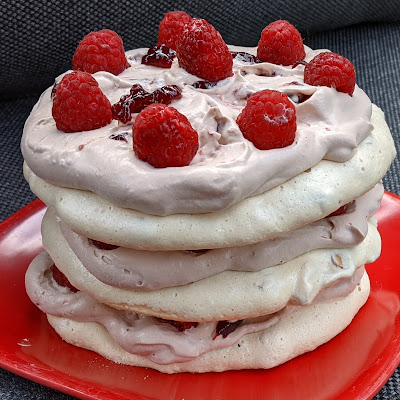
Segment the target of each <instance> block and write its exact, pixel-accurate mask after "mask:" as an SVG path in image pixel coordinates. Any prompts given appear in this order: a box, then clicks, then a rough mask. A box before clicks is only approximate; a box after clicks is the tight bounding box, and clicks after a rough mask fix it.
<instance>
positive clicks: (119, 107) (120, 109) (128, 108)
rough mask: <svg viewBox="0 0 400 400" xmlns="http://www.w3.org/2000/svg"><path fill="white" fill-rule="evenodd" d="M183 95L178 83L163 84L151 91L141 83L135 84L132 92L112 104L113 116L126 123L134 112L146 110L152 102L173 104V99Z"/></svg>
mask: <svg viewBox="0 0 400 400" xmlns="http://www.w3.org/2000/svg"><path fill="white" fill-rule="evenodd" d="M181 97H182V93H181V89H180V88H179V87H178V86H176V85H167V86H163V87H161V88H159V89H156V90H155V91H154V92H153V93H149V92H148V91H146V90H145V89H143V87H142V86H141V85H139V84H134V85H133V86H132V88H131V90H130V93H129V94H127V95H125V96H122V97H121V99H120V100H119V102H118V103H115V104H114V105H113V106H112V116H113V118H114V119H117V120H119V121H121V122H122V123H124V124H126V123H128V122H129V121H130V120H131V119H132V114H134V113H138V112H140V111H142V110H144V109H145V108H146V107H147V106H149V105H150V104H154V103H162V104H171V102H172V101H173V100H177V99H180V98H181Z"/></svg>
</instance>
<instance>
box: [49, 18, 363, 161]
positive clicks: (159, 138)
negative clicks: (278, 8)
mask: <svg viewBox="0 0 400 400" xmlns="http://www.w3.org/2000/svg"><path fill="white" fill-rule="evenodd" d="M305 56H306V54H305V49H304V45H303V41H302V38H301V35H300V33H299V32H298V31H297V29H296V28H295V27H294V26H293V25H292V24H290V23H289V22H288V21H283V20H279V21H275V22H273V23H271V24H269V25H268V26H266V27H265V28H264V30H263V31H262V33H261V38H260V41H259V43H258V48H257V56H254V55H251V54H248V53H244V52H230V51H229V49H228V46H227V45H226V44H225V42H224V40H223V39H222V37H221V35H220V33H219V32H218V31H217V30H216V29H215V28H214V27H213V26H212V25H211V24H209V23H208V22H207V21H205V20H203V19H197V18H192V17H191V16H189V15H188V14H186V13H185V12H183V11H172V12H169V13H167V14H166V15H165V16H164V18H163V20H162V21H161V23H160V26H159V32H158V43H157V45H156V46H153V47H152V48H150V49H149V51H148V53H147V55H145V56H144V57H143V58H142V63H143V64H147V65H152V66H156V67H159V68H170V67H171V65H172V62H173V60H174V58H175V57H177V58H178V61H179V65H180V66H181V67H182V68H184V69H186V71H188V72H189V73H191V74H193V75H196V76H198V77H199V78H200V79H202V80H201V81H198V82H195V83H194V84H193V87H195V88H200V89H209V88H212V87H214V86H215V85H216V84H217V82H218V81H220V80H222V79H226V78H228V77H230V76H232V74H233V73H232V66H233V59H235V60H236V61H238V62H246V63H250V64H254V63H262V62H269V63H274V64H281V65H292V67H293V68H294V67H296V66H298V65H300V64H303V65H305V67H304V82H305V83H306V84H309V85H314V86H329V87H333V88H335V89H336V90H337V91H339V92H344V93H348V94H349V95H352V94H353V92H354V88H355V71H354V66H353V64H352V63H351V62H350V61H349V60H347V59H346V58H344V57H342V56H340V55H338V54H335V53H330V52H325V53H321V54H319V55H318V56H316V57H315V58H314V59H312V60H311V61H310V62H308V63H307V62H306V61H304V59H305ZM72 64H73V68H74V70H76V71H75V72H73V73H71V74H67V75H65V76H64V78H63V79H62V81H61V82H60V83H59V84H58V85H56V86H55V87H54V89H53V92H52V98H53V108H52V114H53V117H54V120H55V122H56V126H57V128H58V129H59V130H61V131H63V132H77V131H85V130H92V129H97V128H100V127H103V126H105V125H107V124H109V123H110V122H111V120H112V118H114V119H117V120H119V121H121V122H122V123H125V124H126V123H128V122H129V121H130V120H131V119H132V114H134V113H139V114H138V116H137V117H136V120H135V123H134V124H133V127H132V137H133V149H134V151H135V152H136V154H137V156H138V157H139V158H140V159H141V160H144V161H147V162H148V163H150V164H151V165H153V166H154V167H167V166H185V165H188V164H189V163H190V162H191V160H192V159H193V157H194V155H195V154H196V151H197V148H198V135H197V133H196V132H195V131H194V129H193V128H192V126H191V124H190V122H189V121H188V120H187V118H186V117H185V116H184V115H182V114H181V113H179V112H178V111H177V110H176V109H174V108H172V107H167V105H168V104H170V103H171V102H172V101H173V100H176V99H179V98H181V96H182V95H181V89H180V88H179V87H178V86H175V85H168V86H164V87H161V88H159V89H156V90H155V91H154V92H152V93H149V92H147V91H146V90H144V89H143V87H142V86H140V85H138V84H135V85H133V86H132V88H131V90H130V93H129V94H127V95H125V96H122V97H121V99H120V100H119V101H118V102H117V103H116V104H114V105H113V106H111V104H110V102H109V100H108V99H107V98H106V96H105V95H104V94H103V93H102V91H101V89H100V87H99V85H98V84H97V82H96V80H95V79H94V78H93V77H92V76H91V75H90V74H93V73H95V72H98V71H107V72H110V73H112V74H115V75H117V74H120V73H121V72H122V71H123V70H124V69H125V68H128V67H129V64H128V62H127V59H126V56H125V52H124V47H123V43H122V39H121V38H120V37H119V36H118V35H117V34H116V33H115V32H113V31H110V30H107V29H105V30H102V31H98V32H91V33H89V34H88V35H86V36H85V37H84V38H83V40H82V41H81V42H80V44H79V46H78V47H77V49H76V52H75V54H74V57H73V60H72ZM307 99H308V97H305V98H302V99H300V100H299V101H298V102H299V103H300V102H301V101H305V100H307ZM237 124H238V126H239V128H240V129H241V131H242V133H243V136H244V137H245V138H247V139H248V140H250V141H251V142H253V144H254V145H255V146H256V147H257V148H258V149H262V150H268V149H275V148H281V147H285V146H289V145H290V144H292V143H293V142H294V138H295V134H296V109H295V105H294V103H293V101H291V100H290V99H289V98H288V97H287V96H286V95H285V94H283V93H280V92H278V91H273V90H263V91H260V92H257V93H254V94H253V95H252V96H250V97H249V99H248V101H247V104H246V106H245V107H244V108H243V110H242V112H241V113H240V115H239V116H238V118H237ZM112 139H115V140H124V141H127V140H126V137H125V136H122V135H119V136H118V137H112Z"/></svg>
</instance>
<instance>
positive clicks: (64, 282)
mask: <svg viewBox="0 0 400 400" xmlns="http://www.w3.org/2000/svg"><path fill="white" fill-rule="evenodd" d="M50 271H51V273H52V275H53V278H54V280H55V281H56V282H57V283H58V284H59V285H60V286H64V287H67V288H68V289H69V290H71V291H72V292H75V293H76V292H79V289H77V288H76V287H75V286H73V285H72V284H71V282H70V281H69V280H68V278H67V277H66V276H65V275H64V274H63V273H62V272H61V271H60V270H59V269H58V268H57V267H56V265H55V264H53V265H52V266H51V267H50Z"/></svg>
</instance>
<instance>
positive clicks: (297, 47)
mask: <svg viewBox="0 0 400 400" xmlns="http://www.w3.org/2000/svg"><path fill="white" fill-rule="evenodd" d="M305 56H306V52H305V50H304V45H303V39H302V38H301V35H300V33H299V31H298V30H297V29H296V28H295V27H294V26H293V25H292V24H291V23H290V22H288V21H284V20H278V21H275V22H272V23H271V24H269V25H268V26H266V27H265V28H264V30H263V31H262V32H261V39H260V41H259V42H258V48H257V57H258V58H259V59H260V60H262V61H265V62H269V63H273V64H280V65H292V64H294V63H295V62H297V61H300V60H303V59H304V57H305Z"/></svg>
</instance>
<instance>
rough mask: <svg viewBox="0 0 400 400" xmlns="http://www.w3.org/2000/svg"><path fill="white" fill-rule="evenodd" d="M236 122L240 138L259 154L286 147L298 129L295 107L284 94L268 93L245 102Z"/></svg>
mask: <svg viewBox="0 0 400 400" xmlns="http://www.w3.org/2000/svg"><path fill="white" fill-rule="evenodd" d="M236 122H237V124H238V125H239V128H240V130H241V131H242V133H243V136H244V137H245V138H246V139H248V140H250V141H251V142H253V144H254V146H256V147H257V148H258V149H260V150H269V149H276V148H281V147H286V146H289V145H290V144H292V143H293V141H294V138H295V134H296V129H297V125H296V109H295V106H294V104H293V103H292V102H291V101H290V100H289V98H288V96H287V95H286V94H284V93H281V92H278V91H276V90H268V89H267V90H262V91H260V92H256V93H254V94H252V95H251V96H250V97H249V98H248V100H247V104H246V107H244V109H243V110H242V112H241V113H240V114H239V116H238V118H237V120H236Z"/></svg>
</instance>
